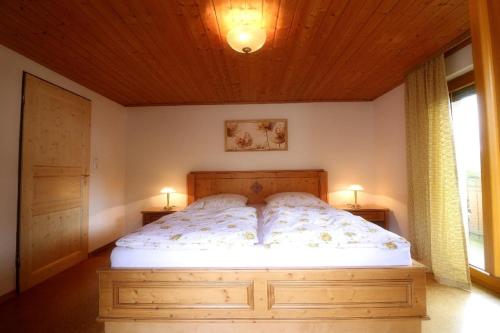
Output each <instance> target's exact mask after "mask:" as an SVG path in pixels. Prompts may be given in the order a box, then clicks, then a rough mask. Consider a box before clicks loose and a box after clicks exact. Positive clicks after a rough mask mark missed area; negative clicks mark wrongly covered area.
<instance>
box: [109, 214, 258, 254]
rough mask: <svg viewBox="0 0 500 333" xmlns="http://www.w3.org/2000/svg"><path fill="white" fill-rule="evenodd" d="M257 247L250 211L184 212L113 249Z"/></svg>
mask: <svg viewBox="0 0 500 333" xmlns="http://www.w3.org/2000/svg"><path fill="white" fill-rule="evenodd" d="M256 243H258V236H257V212H256V210H255V208H252V207H234V208H227V209H185V210H182V211H180V212H177V213H174V214H171V215H166V216H164V217H162V218H160V219H159V220H157V221H155V222H153V223H150V224H148V225H146V226H144V227H142V228H140V229H138V230H137V231H136V232H133V233H131V234H128V235H126V236H124V237H122V238H120V239H119V240H118V241H117V242H116V245H117V246H120V247H125V248H131V249H141V250H209V249H224V250H228V249H233V248H239V247H251V246H253V245H254V244H256Z"/></svg>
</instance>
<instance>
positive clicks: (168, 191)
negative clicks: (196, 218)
mask: <svg viewBox="0 0 500 333" xmlns="http://www.w3.org/2000/svg"><path fill="white" fill-rule="evenodd" d="M160 193H161V194H167V193H175V190H174V189H173V188H171V187H164V188H162V189H161V191H160Z"/></svg>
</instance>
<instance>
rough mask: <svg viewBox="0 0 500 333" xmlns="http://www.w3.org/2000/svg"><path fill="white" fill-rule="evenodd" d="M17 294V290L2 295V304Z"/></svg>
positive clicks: (0, 297)
mask: <svg viewBox="0 0 500 333" xmlns="http://www.w3.org/2000/svg"><path fill="white" fill-rule="evenodd" d="M16 296H17V293H16V291H15V290H12V291H9V292H8V293H6V294H3V295H2V296H0V304H3V303H5V302H7V301H8V300H10V299H13V298H14V297H16Z"/></svg>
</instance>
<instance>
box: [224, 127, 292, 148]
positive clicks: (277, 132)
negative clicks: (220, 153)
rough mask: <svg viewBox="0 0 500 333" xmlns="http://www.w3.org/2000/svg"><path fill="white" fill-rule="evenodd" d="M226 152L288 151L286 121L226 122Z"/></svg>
mask: <svg viewBox="0 0 500 333" xmlns="http://www.w3.org/2000/svg"><path fill="white" fill-rule="evenodd" d="M224 135H225V145H226V151H229V152H238V151H272V150H288V123H287V120H286V119H257V120H226V122H225V126H224Z"/></svg>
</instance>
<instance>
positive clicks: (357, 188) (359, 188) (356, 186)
mask: <svg viewBox="0 0 500 333" xmlns="http://www.w3.org/2000/svg"><path fill="white" fill-rule="evenodd" d="M347 189H348V190H349V191H364V190H365V189H364V187H363V186H361V185H359V184H353V185H350V186H349V187H348V188H347Z"/></svg>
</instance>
